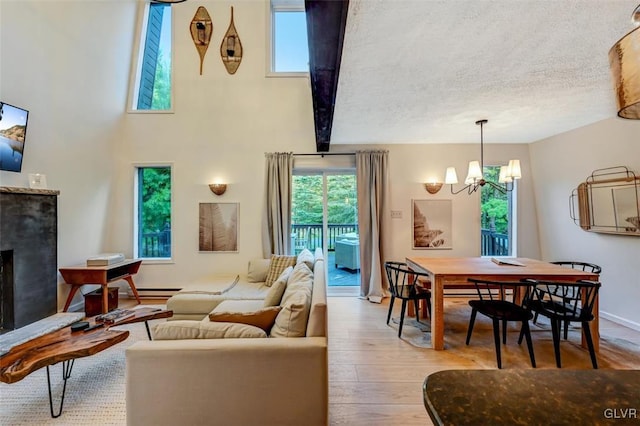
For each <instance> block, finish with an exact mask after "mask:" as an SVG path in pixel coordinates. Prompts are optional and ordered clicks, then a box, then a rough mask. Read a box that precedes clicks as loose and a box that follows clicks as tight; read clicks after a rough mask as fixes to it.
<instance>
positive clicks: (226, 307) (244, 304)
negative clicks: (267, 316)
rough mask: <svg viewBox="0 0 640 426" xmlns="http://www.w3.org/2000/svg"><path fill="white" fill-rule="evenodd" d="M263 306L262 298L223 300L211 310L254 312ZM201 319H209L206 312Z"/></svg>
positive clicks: (218, 311)
mask: <svg viewBox="0 0 640 426" xmlns="http://www.w3.org/2000/svg"><path fill="white" fill-rule="evenodd" d="M262 308H264V301H263V300H225V301H223V302H222V303H220V304H219V305H218V306H216V307H215V308H214V309H213V310H212V311H211V312H217V313H221V312H255V311H259V310H260V309H262ZM202 321H209V316H208V314H207V315H205V317H204V319H203V320H202Z"/></svg>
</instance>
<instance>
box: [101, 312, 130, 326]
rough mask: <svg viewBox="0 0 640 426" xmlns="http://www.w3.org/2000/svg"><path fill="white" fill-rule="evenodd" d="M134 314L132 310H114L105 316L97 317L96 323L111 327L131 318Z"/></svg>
mask: <svg viewBox="0 0 640 426" xmlns="http://www.w3.org/2000/svg"><path fill="white" fill-rule="evenodd" d="M135 314H136V313H135V311H134V310H132V309H114V310H113V311H110V312H107V313H106V314H102V315H98V316H97V317H96V322H101V323H104V324H108V325H112V324H117V323H119V322H121V321H124V320H125V319H127V318H131V317H132V316H134V315H135Z"/></svg>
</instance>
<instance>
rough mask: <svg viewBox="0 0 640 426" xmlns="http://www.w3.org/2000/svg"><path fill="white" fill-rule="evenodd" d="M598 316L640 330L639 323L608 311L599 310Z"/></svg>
mask: <svg viewBox="0 0 640 426" xmlns="http://www.w3.org/2000/svg"><path fill="white" fill-rule="evenodd" d="M600 318H604V319H607V320H609V321H611V322H615V323H616V324H620V325H623V326H625V327H627V328H630V329H632V330H636V331H640V324H638V323H637V322H633V321H629V320H627V319H624V318H621V317H619V316H617V315H613V314H610V313H608V312H603V311H600Z"/></svg>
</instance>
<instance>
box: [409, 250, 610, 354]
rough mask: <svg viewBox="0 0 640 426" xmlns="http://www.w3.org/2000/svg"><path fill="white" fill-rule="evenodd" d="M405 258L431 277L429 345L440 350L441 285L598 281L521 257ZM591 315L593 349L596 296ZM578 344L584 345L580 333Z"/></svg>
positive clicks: (595, 276) (586, 274)
mask: <svg viewBox="0 0 640 426" xmlns="http://www.w3.org/2000/svg"><path fill="white" fill-rule="evenodd" d="M406 260H407V265H408V266H409V267H410V268H411V269H413V270H414V271H416V272H423V273H426V274H428V275H429V277H430V279H431V346H432V347H433V349H435V350H437V351H441V350H443V349H444V289H445V287H446V288H456V287H459V288H460V287H467V288H468V285H469V282H468V279H469V278H476V279H482V280H491V281H519V280H521V279H524V278H532V279H536V280H549V281H561V282H575V281H577V280H593V281H598V280H599V275H598V274H594V273H591V272H584V271H580V270H576V269H571V268H565V267H562V266H559V265H555V264H553V263H549V262H545V261H542V260H535V259H528V258H524V257H518V258H505V259H504V260H513V261H516V262H518V263H520V264H521V265H522V266H512V265H507V264H497V263H495V262H493V261H492V258H490V257H441V258H432V257H407V258H406ZM594 316H595V318H594V320H593V321H591V322H590V327H591V336H592V337H593V345H594V348H595V350H596V352H597V351H598V350H599V347H600V334H599V327H598V301H597V299H596V303H595V305H594ZM582 346H583V347H585V348H586V347H587V344H586V341H585V338H584V335H583V336H582Z"/></svg>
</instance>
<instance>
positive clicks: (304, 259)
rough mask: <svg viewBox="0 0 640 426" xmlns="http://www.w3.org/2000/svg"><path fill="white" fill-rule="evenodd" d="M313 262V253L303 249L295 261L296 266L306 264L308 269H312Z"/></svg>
mask: <svg viewBox="0 0 640 426" xmlns="http://www.w3.org/2000/svg"><path fill="white" fill-rule="evenodd" d="M314 262H315V258H314V257H313V253H311V251H310V250H309V249H303V250H302V251H301V252H300V253H299V254H298V258H297V259H296V265H298V264H300V263H304V264H306V265H307V266H308V267H309V269H313V264H314Z"/></svg>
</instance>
